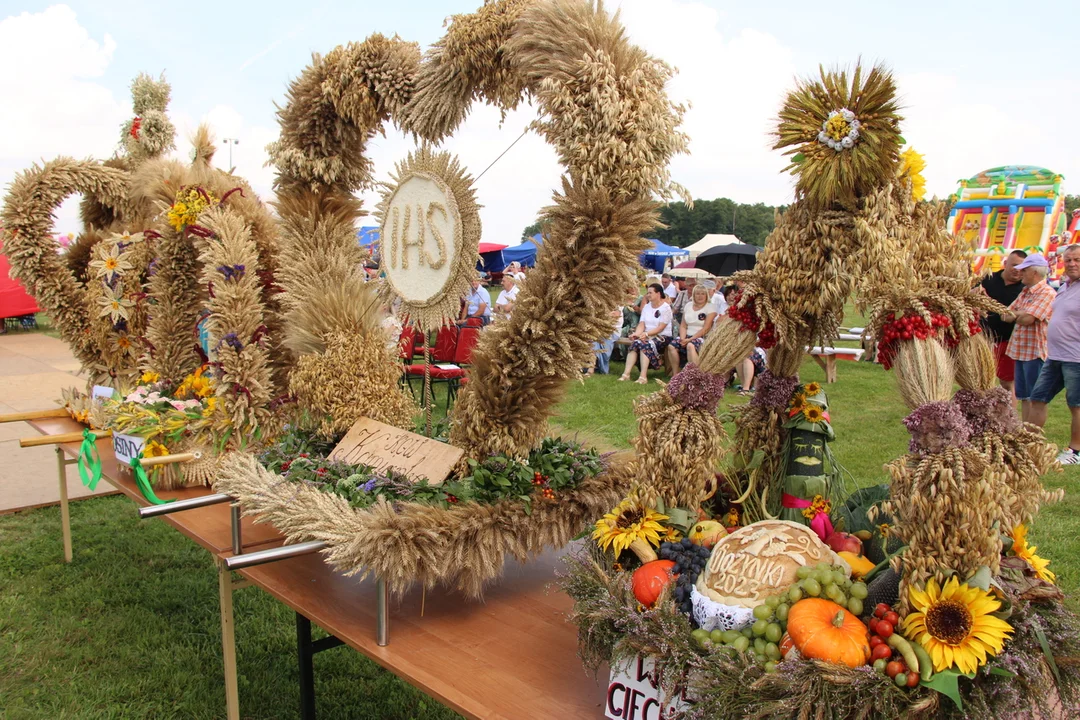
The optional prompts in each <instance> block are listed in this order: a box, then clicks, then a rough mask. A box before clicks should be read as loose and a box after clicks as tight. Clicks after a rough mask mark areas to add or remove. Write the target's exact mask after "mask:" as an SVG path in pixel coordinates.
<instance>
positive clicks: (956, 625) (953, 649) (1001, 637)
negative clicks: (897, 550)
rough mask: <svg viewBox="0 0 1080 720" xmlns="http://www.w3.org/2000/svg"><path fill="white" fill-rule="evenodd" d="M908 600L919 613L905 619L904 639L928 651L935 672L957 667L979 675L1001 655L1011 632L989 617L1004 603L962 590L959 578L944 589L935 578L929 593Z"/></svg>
mask: <svg viewBox="0 0 1080 720" xmlns="http://www.w3.org/2000/svg"><path fill="white" fill-rule="evenodd" d="M908 599H909V600H910V601H911V605H912V607H913V608H915V611H916V612H912V613H909V614H908V616H907V617H906V618H904V635H905V636H907V637H908V638H910V639H912V640H914V641H916V642H918V643H919V644H920V645H922V646H923V647H924V648H925V649H926V652H928V653H929V654H930V659H931V660H933V662H934V671H935V672H941V671H942V670H946V669H948V668H950V667H953V666H954V665H955V666H956V667H957V668H958V669H959V670H960V672H962V673H973V672H975V671H976V670H978V669H979V667H981V666H982V665H985V664H986V659H987V657H988V656H990V655H996V654H998V653H999V652H1001V649H1002V647H1004V645H1005V640H1006V638H1008V636H1009V635H1010V634H1012V631H1013V629H1012V626H1011V625H1009V623H1007V622H1005V621H1004V620H1001V619H999V618H996V617H994V616H993V615H991V614H990V613H993V612H996V611H997V610H998V609H999V608H1000V607H1001V603H1000V602H998V601H997V600H995V599H994V597H993V596H992V595H990V593H988V592H986V591H985V590H982V589H981V588H978V587H972V586H970V585H967V584H963V585H961V584H960V581H959V580H957V579H956V576H955V575H954V576H952V577H950V578H949V580H948V582H946V583H945V587H944V588H941V587H939V586H938V584H937V581H936V580H934V579H933V578H931V579H930V580H928V581H927V583H926V590H918V589H916V588H915V587H914V586H913V587H911V588H909V589H908Z"/></svg>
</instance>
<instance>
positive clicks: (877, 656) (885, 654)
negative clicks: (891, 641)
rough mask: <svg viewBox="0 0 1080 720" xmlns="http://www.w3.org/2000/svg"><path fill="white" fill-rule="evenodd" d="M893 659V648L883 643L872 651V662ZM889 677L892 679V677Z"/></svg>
mask: <svg viewBox="0 0 1080 720" xmlns="http://www.w3.org/2000/svg"><path fill="white" fill-rule="evenodd" d="M891 657H892V648H891V647H889V646H888V645H886V644H885V643H882V644H880V645H878V646H877V647H875V648H874V649H873V650H871V651H870V662H873V661H874V660H888V659H889V658H891ZM895 674H896V673H893V675H895ZM889 677H892V675H890V676H889Z"/></svg>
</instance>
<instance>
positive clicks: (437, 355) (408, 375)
mask: <svg viewBox="0 0 1080 720" xmlns="http://www.w3.org/2000/svg"><path fill="white" fill-rule="evenodd" d="M474 332H475V330H474ZM475 342H476V341H475V340H473V341H472V343H473V344H475ZM459 344H460V343H459V340H458V328H457V326H455V325H450V326H447V327H443V328H440V329H439V332H438V334H437V335H436V337H435V348H434V350H432V353H431V362H432V365H431V368H430V369H429V372H430V374H431V384H432V386H433V387H434V386H435V385H436V384H438V383H447V385H449V384H450V383H452V382H455V381H457V380H459V379H461V378H462V377H464V375H465V371H464V370H463V369H461V367H460V366H459V365H458V364H457V362H456V360H457V357H458V346H459ZM468 352H469V354H470V355H471V353H472V349H471V347H470V348H469V349H468ZM435 363H439V364H441V365H444V366H445V367H439V366H438V365H436V364H435ZM414 379H418V380H420V383H421V392H422V391H423V382H424V364H423V363H422V362H420V363H413V364H410V365H406V366H405V381H406V382H407V383H408V385H409V392H411V393H412V394H413V396H414V397H415V396H416V391H415V390H414V389H413V384H412V383H413V380H414ZM450 395H451V393H450V391H449V389H448V390H447V393H446V411H447V412H449V411H450ZM424 402H427V398H424Z"/></svg>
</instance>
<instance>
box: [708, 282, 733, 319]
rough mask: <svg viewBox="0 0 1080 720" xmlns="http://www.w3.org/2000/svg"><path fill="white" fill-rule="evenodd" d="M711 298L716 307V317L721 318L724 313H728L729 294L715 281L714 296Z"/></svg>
mask: <svg viewBox="0 0 1080 720" xmlns="http://www.w3.org/2000/svg"><path fill="white" fill-rule="evenodd" d="M707 286H708V283H706V287H707ZM710 300H711V301H712V304H713V307H714V308H715V309H716V317H718V318H721V317H723V316H724V315H727V311H728V303H727V296H725V295H724V293H723V291H722V290H721V289H720V288H718V287H716V284H715V283H714V284H713V288H712V297H711V298H710Z"/></svg>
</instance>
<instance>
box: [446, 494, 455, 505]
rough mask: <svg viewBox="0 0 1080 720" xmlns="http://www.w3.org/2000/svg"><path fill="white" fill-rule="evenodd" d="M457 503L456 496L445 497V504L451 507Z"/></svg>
mask: <svg viewBox="0 0 1080 720" xmlns="http://www.w3.org/2000/svg"><path fill="white" fill-rule="evenodd" d="M457 501H458V499H457V495H447V496H446V502H448V503H450V504H451V505H453V504H454V503H456V502H457Z"/></svg>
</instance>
